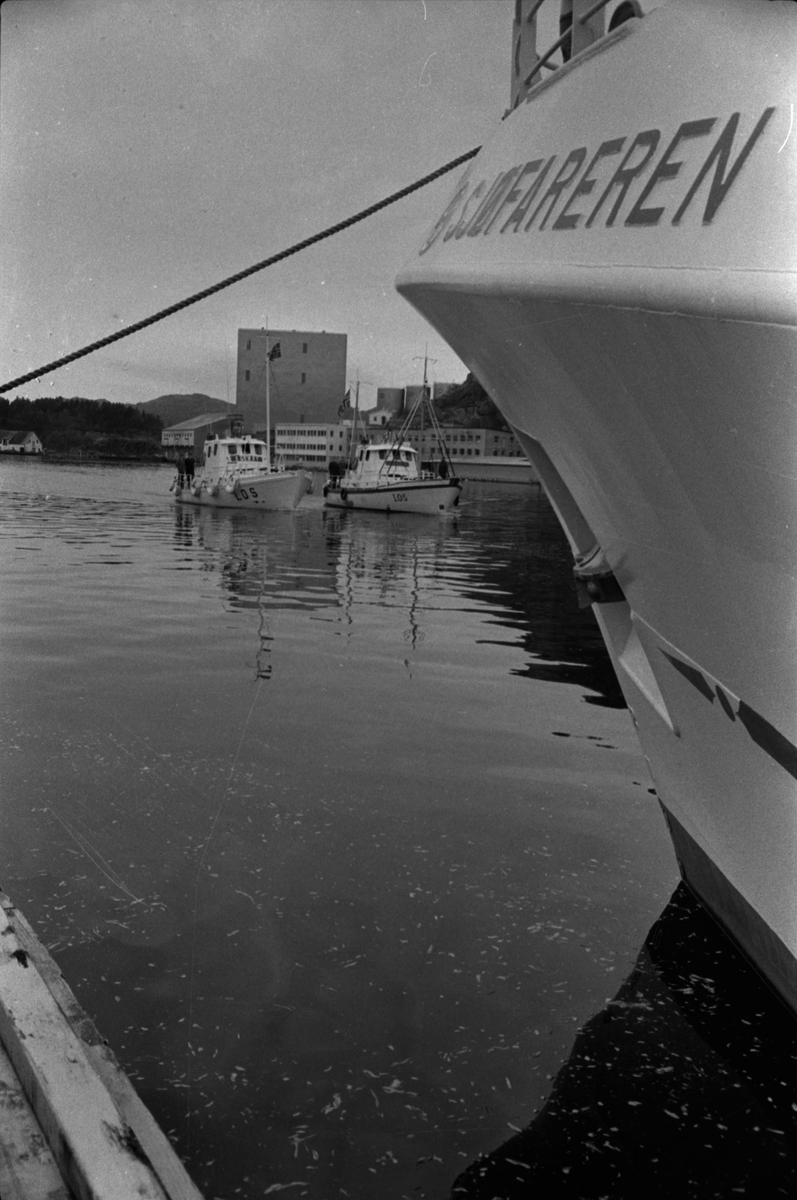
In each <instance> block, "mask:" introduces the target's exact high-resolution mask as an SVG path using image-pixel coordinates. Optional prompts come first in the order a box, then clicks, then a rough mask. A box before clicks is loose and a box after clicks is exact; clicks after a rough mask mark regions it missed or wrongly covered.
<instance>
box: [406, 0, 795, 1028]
mask: <svg viewBox="0 0 797 1200" xmlns="http://www.w3.org/2000/svg"><path fill="white" fill-rule="evenodd" d="M540 7H541V4H540V3H538V2H532V0H518V3H517V5H516V10H515V23H514V31H513V59H512V80H513V90H512V96H511V106H510V109H509V111H508V112H507V114H506V116H505V119H504V120H503V121H502V122H501V125H500V128H499V129H498V130H497V132H496V134H495V136H493V137H492V139H491V140H490V141H489V143H488V144H486V145H485V146H484V147H482V149H481V151H480V152H479V154H478V155H477V156H476V157H475V158H474V159H473V160H472V161H471V162H470V164H469V165H468V168H467V169H466V171H465V172H464V174H463V175H462V177H461V178H460V179H459V181H458V182H457V184H456V186H455V188H454V189H453V193H452V194H451V196H450V199H449V200H448V202H447V203H446V205H445V207H444V208H443V211H442V212H441V213H440V214H439V216H437V217H436V218H435V219H434V221H433V222H432V224H431V228H430V230H429V232H428V235H427V236H426V237H425V239H424V240H423V242H422V244H421V245H420V246H419V247H418V250H417V254H416V255H415V257H414V258H413V259H412V260H411V261H410V262H409V263H408V264H407V265H406V266H405V267H404V269H403V270H402V272H401V274H400V275H399V278H398V280H397V286H398V289H399V291H400V292H401V293H402V294H403V295H404V296H405V297H406V298H407V299H408V300H409V301H410V302H411V303H412V304H413V305H414V306H415V308H417V309H418V310H419V311H420V312H421V313H422V314H423V316H424V317H426V318H427V320H428V321H429V322H430V323H431V324H432V325H433V326H434V327H435V328H436V329H437V330H438V332H439V333H440V334H441V335H442V336H443V337H444V338H445V339H446V340H447V341H448V342H449V344H450V345H451V347H452V348H453V349H454V351H455V352H456V353H457V354H458V355H459V357H460V358H461V359H462V360H463V361H464V362H465V363H466V364H467V366H468V368H469V369H470V370H472V371H473V372H474V374H475V375H476V376H477V378H478V379H479V380H480V381H481V383H482V384H483V385H484V387H485V388H486V389H487V391H488V392H489V394H490V396H491V397H492V398H493V399H494V400H495V402H496V403H497V404H498V406H499V408H500V409H501V410H502V412H503V414H504V416H505V417H506V419H507V420H508V421H509V423H510V424H511V426H512V428H513V430H514V431H515V433H516V435H517V437H518V439H519V441H520V443H521V445H522V446H523V448H524V450H525V452H526V454H527V456H528V458H529V460H530V461H531V463H532V464H533V466H534V468H535V470H536V473H537V475H538V477H539V479H540V481H541V483H542V485H543V486H544V487H545V489H546V491H547V494H548V496H549V498H550V501H551V503H552V505H553V506H554V508H555V510H556V512H557V514H558V516H559V518H560V520H561V523H562V525H563V527H564V530H565V532H566V534H567V536H568V539H569V541H570V545H571V548H572V552H573V557H574V570H575V577H576V585H577V588H578V591H579V594H580V597H581V601H582V603H584V604H591V605H592V606H593V609H594V612H595V616H596V618H597V620H598V623H599V625H600V628H601V631H602V633H603V636H604V639H605V641H606V645H607V647H608V650H609V653H610V655H611V657H612V660H613V663H614V666H615V669H616V671H617V675H618V678H619V680H620V683H621V685H622V687H623V691H624V693H625V698H626V700H627V703H628V706H629V708H630V709H631V712H632V714H633V718H634V721H635V724H636V726H637V729H638V732H639V737H640V741H641V744H642V748H643V750H644V753H645V755H646V757H647V759H648V762H649V765H650V769H651V772H652V774H653V778H654V781H655V785H656V791H657V794H658V799H659V801H660V803H661V806H662V808H663V811H664V816H665V819H666V821H667V825H668V827H669V830H670V834H671V837H672V841H673V844H674V847H675V852H676V856H677V858H678V862H679V865H680V869H681V872H682V875H683V878H684V880H685V881H686V883H687V884H688V885H689V887H690V888H691V889H692V890H693V892H694V893H695V894H696V895H697V896H698V897H699V898H700V900H701V901H702V902H703V904H704V905H705V906H706V908H707V909H708V910H709V912H710V913H711V914H713V916H714V917H715V918H716V919H717V921H718V922H719V923H720V924H721V925H722V926H723V927H724V929H725V930H726V931H727V932H728V933H729V934H730V936H731V937H732V938H733V939H734V940H735V941H736V943H737V945H738V946H739V947H740V948H741V949H742V950H743V952H744V953H745V954H746V955H747V956H748V958H749V959H750V960H751V962H752V963H753V964H754V965H755V966H756V968H757V969H758V970H759V972H760V973H761V974H762V975H763V977H764V978H765V979H766V980H767V981H768V982H769V984H770V985H771V986H772V987H773V988H774V989H775V991H776V992H777V993H778V994H779V995H780V996H781V998H782V999H783V1000H784V1001H785V1002H786V1003H787V1004H788V1005H789V1006H790V1007H791V1008H792V1010H794V1011H797V782H796V781H797V686H796V684H797V670H796V668H797V639H796V638H795V611H796V609H795V601H796V600H797V587H796V586H795V566H796V565H797V564H796V562H795V559H796V558H797V552H796V551H795V542H794V530H795V528H797V468H796V467H795V463H797V406H796V405H795V380H797V338H795V324H797V286H796V284H795V281H796V280H797V276H796V275H795V270H796V269H797V238H795V235H794V231H795V229H796V228H797V211H796V210H797V129H795V128H794V126H795V120H794V102H793V100H794V64H795V62H797V5H795V4H794V3H793V2H791V0H790V2H772V0H746V2H742V0H715V2H712V3H710V4H709V3H695V2H694V0H669V2H668V3H662V4H656V3H654V2H653V0H650V3H645V2H644V0H643V3H642V4H639V3H637V2H636V0H634V2H631V3H629V2H628V0H625V2H624V3H622V4H619V5H617V4H613V5H612V4H607V3H600V2H598V3H595V2H594V0H569V2H565V3H564V4H563V5H562V8H561V10H560V12H559V13H558V14H556V15H558V16H559V17H560V20H561V25H560V27H559V28H560V36H559V37H558V39H556V40H555V42H554V45H552V46H550V48H549V49H547V50H542V49H541V48H538V45H537V31H538V28H539V29H541V28H542V26H541V25H538V22H541V21H542V20H543V19H544V14H541V13H539V12H538V10H539V9H540ZM554 19H555V17H554ZM542 45H543V43H542V42H541V43H540V46H541V47H542ZM554 66H555V69H551V68H552V67H554ZM546 72H547V74H546Z"/></svg>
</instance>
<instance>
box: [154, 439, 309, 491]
mask: <svg viewBox="0 0 797 1200" xmlns="http://www.w3.org/2000/svg"><path fill="white" fill-rule="evenodd" d="M269 458H270V455H269V448H268V445H267V443H265V442H261V441H260V440H259V439H258V438H254V437H246V436H245V435H243V434H241V435H239V436H238V437H216V436H213V437H210V438H208V439H207V440H206V441H205V448H204V451H203V454H202V459H201V462H200V465H199V469H198V471H197V473H196V474H195V475H193V476H191V477H188V476H186V475H185V474H181V475H178V476H177V478H176V479H175V480H174V482H173V484H172V490H173V492H174V497H175V500H176V501H177V502H178V504H199V505H203V506H206V505H210V506H211V507H214V508H265V509H281V508H296V505H297V504H298V503H299V501H300V500H301V498H302V496H303V495H304V494H305V492H306V491H308V489H309V487H310V482H311V481H310V478H309V476H308V475H307V473H306V472H305V471H302V470H295V471H294V470H291V471H288V470H280V469H279V468H278V467H273V466H272V465H271V463H270V461H269Z"/></svg>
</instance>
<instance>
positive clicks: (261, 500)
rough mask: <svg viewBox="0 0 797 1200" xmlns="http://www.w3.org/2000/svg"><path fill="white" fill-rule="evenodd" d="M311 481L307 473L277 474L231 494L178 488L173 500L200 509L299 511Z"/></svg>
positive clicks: (240, 485) (241, 484)
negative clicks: (293, 509) (298, 506)
mask: <svg viewBox="0 0 797 1200" xmlns="http://www.w3.org/2000/svg"><path fill="white" fill-rule="evenodd" d="M309 486H310V481H309V479H308V477H307V475H306V474H305V472H304V471H275V472H274V473H273V474H270V475H260V476H255V477H253V478H252V479H246V480H242V481H240V482H238V483H236V485H235V487H234V488H233V490H232V491H227V489H226V488H225V487H224V485H223V484H219V485H218V486H217V487H216V488H214V489H213V490H212V491H209V490H208V489H207V488H206V487H205V486H200V487H198V488H197V492H196V494H194V492H193V491H192V490H191V489H190V488H187V487H180V486H179V485H176V486H175V489H174V498H175V500H176V502H177V503H178V504H189V505H193V506H194V507H198V508H245V509H265V510H267V511H274V510H278V509H290V508H296V506H297V504H298V503H299V501H300V500H301V498H302V496H303V495H304V494H305V492H307V491H308V488H309Z"/></svg>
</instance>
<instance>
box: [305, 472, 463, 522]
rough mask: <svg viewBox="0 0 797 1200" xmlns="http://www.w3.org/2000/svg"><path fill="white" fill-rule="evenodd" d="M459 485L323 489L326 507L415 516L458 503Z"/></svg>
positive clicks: (432, 482)
mask: <svg viewBox="0 0 797 1200" xmlns="http://www.w3.org/2000/svg"><path fill="white" fill-rule="evenodd" d="M460 491H461V486H460V484H459V481H451V480H442V479H441V480H419V481H414V480H404V481H402V482H400V483H397V484H396V485H395V486H388V487H385V486H380V487H346V486H345V485H344V486H342V487H340V488H334V489H333V488H327V489H326V490H325V495H324V504H325V505H326V506H327V507H328V508H348V509H366V510H368V511H370V512H385V513H394V512H395V513H398V512H406V513H416V514H428V515H430V516H432V515H434V514H436V513H441V512H449V511H450V510H451V509H452V508H454V507H455V506H456V505H457V504H459V495H460Z"/></svg>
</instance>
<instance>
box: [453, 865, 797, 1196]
mask: <svg viewBox="0 0 797 1200" xmlns="http://www.w3.org/2000/svg"><path fill="white" fill-rule="evenodd" d="M795 1081H797V1022H795V1020H794V1018H793V1017H792V1016H791V1015H790V1013H789V1012H788V1011H787V1009H786V1008H785V1007H784V1006H783V1005H782V1004H781V1003H780V1001H779V1000H778V999H776V998H775V996H774V995H773V994H772V992H771V991H770V990H769V989H768V987H767V986H766V985H765V984H764V983H763V982H762V981H761V979H760V977H759V976H758V975H757V973H756V972H755V971H754V970H753V969H752V968H751V967H750V966H749V965H748V963H747V962H746V961H745V960H744V959H743V958H742V957H741V955H740V954H739V953H738V952H737V951H736V949H735V948H734V946H733V945H732V944H731V943H730V942H729V940H728V939H727V938H726V937H725V935H724V934H723V933H722V931H721V930H720V929H719V928H718V927H717V925H716V924H715V923H714V921H713V920H712V919H711V917H709V916H708V915H707V913H706V912H705V910H704V909H703V908H702V907H701V905H700V904H699V903H698V902H697V901H696V900H695V899H694V897H693V896H692V894H691V893H690V892H689V890H688V889H687V888H686V886H685V885H684V884H680V885H679V887H678V888H677V889H676V891H675V893H674V894H673V897H672V899H671V901H670V903H669V904H668V906H667V908H666V909H665V910H664V912H663V913H662V915H661V917H660V918H659V920H658V921H657V922H656V924H655V925H654V926H653V928H652V929H651V931H650V933H649V934H648V937H647V939H646V941H645V944H644V946H643V947H642V950H641V951H640V954H639V957H638V959H637V961H636V964H635V967H634V970H633V971H632V973H631V975H630V976H629V978H628V979H627V980H626V982H625V983H624V984H623V986H622V988H621V989H620V991H619V992H618V993H617V995H616V996H615V997H614V999H613V1000H611V1001H610V1002H609V1004H608V1005H607V1006H606V1008H605V1009H604V1010H603V1012H601V1013H599V1014H598V1015H597V1016H595V1017H593V1018H592V1019H591V1020H590V1021H589V1022H588V1023H587V1024H586V1025H585V1026H584V1028H583V1029H582V1031H581V1032H580V1033H579V1035H578V1037H577V1038H576V1042H575V1045H574V1047H573V1051H572V1053H571V1055H570V1058H569V1059H568V1061H567V1063H566V1064H565V1065H564V1067H563V1068H562V1069H561V1070H560V1072H559V1074H558V1075H557V1077H556V1079H555V1081H554V1084H553V1090H552V1093H551V1096H550V1098H549V1099H548V1102H547V1103H546V1104H545V1106H544V1108H543V1109H542V1111H541V1112H540V1113H539V1115H538V1116H536V1117H535V1118H534V1120H533V1121H532V1122H531V1124H530V1125H529V1126H528V1127H527V1128H526V1129H525V1130H524V1131H523V1132H522V1133H519V1134H518V1135H517V1136H516V1137H513V1138H512V1139H511V1140H510V1141H508V1142H506V1143H504V1145H502V1146H500V1147H499V1148H498V1149H497V1150H495V1151H493V1153H491V1154H489V1155H485V1156H484V1157H481V1158H479V1159H477V1160H476V1162H475V1163H473V1164H471V1166H470V1167H468V1169H467V1170H466V1171H465V1172H464V1173H463V1174H462V1175H461V1176H460V1177H459V1178H458V1179H457V1180H456V1182H455V1183H454V1185H453V1188H452V1192H451V1196H452V1200H520V1198H521V1197H522V1198H523V1200H528V1198H529V1197H531V1196H539V1197H562V1198H563V1200H564V1198H567V1200H569V1198H571V1197H572V1198H573V1200H575V1198H576V1197H578V1198H583V1200H593V1198H594V1200H597V1198H598V1197H607V1198H609V1197H610V1198H611V1200H615V1198H617V1197H623V1198H624V1197H628V1198H629V1200H632V1198H633V1200H637V1198H639V1197H645V1198H646V1200H658V1198H660V1200H671V1198H672V1197H679V1198H681V1197H695V1198H698V1197H699V1198H700V1200H703V1198H704V1197H726V1196H728V1197H730V1196H744V1195H747V1196H751V1197H777V1196H795V1195H797V1087H796V1086H795Z"/></svg>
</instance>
